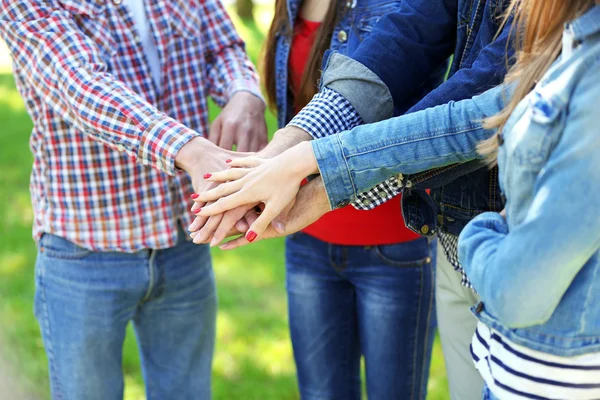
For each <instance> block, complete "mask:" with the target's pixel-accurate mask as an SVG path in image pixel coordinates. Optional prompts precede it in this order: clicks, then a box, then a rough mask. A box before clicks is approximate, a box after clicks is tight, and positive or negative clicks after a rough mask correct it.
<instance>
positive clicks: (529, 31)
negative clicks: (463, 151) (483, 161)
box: [479, 0, 594, 164]
mask: <svg viewBox="0 0 600 400" xmlns="http://www.w3.org/2000/svg"><path fill="white" fill-rule="evenodd" d="M593 4H594V0H512V2H511V4H510V6H509V8H508V10H507V14H506V19H505V24H506V23H507V20H508V18H509V16H510V15H514V16H515V18H514V23H513V26H512V28H511V29H513V30H515V35H513V36H514V37H515V41H516V43H515V51H516V53H515V55H516V63H515V64H514V66H513V67H512V68H511V69H510V71H509V73H508V74H507V76H506V79H505V81H504V82H505V83H507V84H513V85H514V87H515V89H514V93H513V95H512V98H511V99H510V101H509V102H508V104H507V106H506V107H505V108H504V110H502V111H501V112H500V113H499V114H497V115H495V116H493V117H490V118H488V119H486V120H485V121H484V127H485V128H486V129H494V128H496V129H497V133H496V135H494V137H492V138H490V139H488V140H486V141H483V142H482V143H480V145H479V152H480V153H481V154H483V155H486V156H488V160H489V161H490V163H491V164H495V163H496V156H497V150H498V135H500V134H502V130H503V129H504V125H505V124H506V121H507V120H508V118H509V117H510V115H511V114H512V113H513V111H514V110H515V108H516V107H517V105H518V104H519V103H520V102H521V100H523V99H524V98H525V96H527V94H528V93H529V92H530V91H531V89H532V87H533V86H534V85H535V84H536V83H537V82H538V81H539V80H540V79H541V78H542V76H543V75H544V74H545V73H546V71H548V69H549V68H550V66H551V65H552V63H553V62H554V60H556V58H557V57H558V56H559V55H560V52H561V47H562V33H563V27H564V24H565V23H566V22H568V21H570V20H572V19H574V18H575V17H576V16H577V15H578V14H580V13H582V12H584V11H586V10H587V9H588V8H589V7H590V6H591V5H593Z"/></svg>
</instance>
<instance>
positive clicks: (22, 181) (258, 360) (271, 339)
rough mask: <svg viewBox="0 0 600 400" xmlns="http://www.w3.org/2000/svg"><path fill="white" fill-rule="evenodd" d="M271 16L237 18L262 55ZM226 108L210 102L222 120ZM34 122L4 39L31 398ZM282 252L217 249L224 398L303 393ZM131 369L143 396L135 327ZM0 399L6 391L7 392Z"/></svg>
mask: <svg viewBox="0 0 600 400" xmlns="http://www.w3.org/2000/svg"><path fill="white" fill-rule="evenodd" d="M269 16H270V10H269V9H268V8H265V7H258V9H257V21H258V22H256V23H247V24H243V23H241V22H240V21H238V20H236V21H235V22H236V24H237V26H238V29H239V31H240V33H241V34H242V36H243V37H244V38H245V39H246V40H247V43H248V51H249V52H250V54H251V55H252V58H253V59H254V61H256V57H257V55H258V52H259V50H260V46H261V45H262V43H263V39H264V32H265V30H266V27H267V26H268V23H269V18H270V17H269ZM217 112H218V110H216V109H215V108H214V107H212V108H211V115H212V117H213V118H214V116H215V115H216V114H217ZM267 117H268V123H269V128H270V132H271V133H272V132H273V131H274V129H275V126H276V124H275V120H274V117H273V115H271V114H268V116H267ZM31 126H32V125H31V121H30V119H29V116H28V115H27V113H26V111H25V109H24V106H23V103H22V101H21V99H20V97H19V94H18V93H17V91H16V89H15V86H14V83H13V80H12V76H11V75H10V69H9V67H8V63H7V57H6V52H5V51H3V49H2V48H1V47H0V127H2V129H1V131H0V224H1V225H0V238H2V240H0V321H2V323H1V325H0V336H1V337H2V344H1V345H0V360H2V359H4V363H5V365H4V366H3V365H0V374H9V375H10V376H11V377H13V378H14V379H13V381H14V384H15V386H19V387H22V388H24V390H26V391H27V392H28V393H30V394H31V396H32V397H34V398H41V399H45V398H48V397H49V394H48V389H47V388H48V379H47V366H46V358H45V354H44V350H43V346H42V341H41V338H40V334H39V331H38V326H37V323H36V321H35V319H34V316H33V294H34V284H33V268H34V262H35V246H34V243H33V241H32V239H31V224H32V212H31V205H30V200H29V192H28V182H29V173H30V171H31V163H32V157H31V153H30V152H29V148H28V140H29V134H30V132H31ZM283 254H284V253H283V241H282V240H271V241H265V242H259V243H258V244H256V245H253V246H249V247H246V248H243V249H240V250H237V251H235V252H227V253H224V252H220V251H214V252H213V255H214V269H215V273H216V278H217V285H218V293H219V314H218V333H217V335H218V338H217V349H216V354H215V362H214V369H213V377H214V379H213V388H214V398H215V399H247V400H253V399H257V400H258V399H260V400H269V399H273V400H285V399H297V398H298V394H297V389H296V383H295V370H294V362H293V357H292V349H291V345H290V339H289V334H288V329H287V315H286V296H285V288H284V284H283V282H284V273H285V272H284V267H283ZM6 364H7V365H8V366H9V367H10V369H9V370H7V368H6ZM123 368H124V372H125V376H126V396H125V398H126V399H128V400H137V399H143V398H144V389H143V381H142V377H141V374H140V369H139V359H138V355H137V348H136V344H135V338H134V336H133V332H132V331H131V329H130V330H129V331H128V335H127V339H126V342H125V347H124V367H123ZM15 377H16V378H15ZM0 390H1V388H0ZM0 398H6V397H3V395H2V393H0ZM11 398H12V397H11ZM448 398H449V396H448V394H447V381H446V375H445V370H444V365H443V358H442V353H441V349H440V346H439V341H438V340H436V343H435V347H434V355H433V363H432V366H431V374H430V381H429V399H434V400H442V399H448Z"/></svg>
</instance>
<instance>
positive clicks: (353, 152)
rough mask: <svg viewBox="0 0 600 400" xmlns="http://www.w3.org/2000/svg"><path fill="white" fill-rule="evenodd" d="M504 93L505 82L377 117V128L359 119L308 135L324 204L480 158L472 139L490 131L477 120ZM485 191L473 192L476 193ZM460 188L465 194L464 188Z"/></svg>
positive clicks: (494, 109)
mask: <svg viewBox="0 0 600 400" xmlns="http://www.w3.org/2000/svg"><path fill="white" fill-rule="evenodd" d="M504 94H505V88H504V87H502V86H498V87H496V88H494V89H491V90H488V91H487V92H485V93H483V94H482V95H480V96H475V97H474V98H473V99H469V100H463V101H459V102H450V103H448V104H444V105H441V106H437V107H434V108H429V109H427V110H424V111H420V112H415V113H412V114H406V115H404V116H401V117H398V118H394V119H390V120H387V121H382V122H379V123H377V124H376V125H377V127H378V129H377V130H375V129H372V125H362V126H359V127H356V128H354V129H353V130H351V131H346V132H342V133H340V134H337V135H331V136H327V137H325V138H322V139H317V140H313V141H312V143H311V144H312V148H313V152H314V154H315V158H316V160H317V163H318V166H319V170H320V172H321V177H322V178H323V182H324V183H325V187H326V190H327V194H328V197H329V201H330V204H331V205H332V206H334V208H337V207H336V206H337V205H338V204H340V203H341V204H344V203H346V204H347V203H348V201H350V202H353V201H355V200H356V198H357V196H358V194H360V193H361V192H364V191H365V190H368V189H369V188H371V187H373V186H375V185H376V184H377V183H379V182H382V181H384V180H386V179H387V178H389V177H390V176H392V175H394V174H399V173H400V174H412V173H416V172H420V171H425V170H430V169H432V168H437V167H441V166H445V165H452V164H454V163H459V162H466V161H470V160H474V159H477V158H481V155H479V154H478V153H477V144H478V143H479V142H480V141H481V140H483V139H487V138H489V137H490V136H492V134H493V133H494V132H493V131H491V130H486V129H483V127H482V125H481V121H482V120H483V119H485V118H486V117H489V116H492V115H495V114H497V113H498V111H500V110H501V109H502V108H503V106H504ZM404 184H405V185H408V182H407V181H405V182H404ZM481 192H483V194H481ZM487 193H488V192H487V190H481V191H480V192H479V194H480V195H481V196H485V195H486V194H487ZM463 194H464V195H465V196H466V197H469V196H470V193H469V192H464V193H463ZM412 198H413V199H414V196H413V197H412ZM426 198H427V197H425V198H423V199H421V201H422V202H424V201H425V199H426ZM426 210H427V209H426ZM432 217H433V215H432Z"/></svg>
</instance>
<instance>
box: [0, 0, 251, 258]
mask: <svg viewBox="0 0 600 400" xmlns="http://www.w3.org/2000/svg"><path fill="white" fill-rule="evenodd" d="M121 3H122V0H112V1H109V0H0V4H1V7H0V35H1V36H2V37H3V38H4V39H5V41H6V43H7V44H8V46H9V48H10V50H11V53H12V56H13V63H14V75H15V80H16V83H17V87H18V88H19V90H20V92H21V94H22V96H23V98H24V99H25V103H26V107H27V109H28V112H29V114H30V115H31V118H32V120H33V122H34V128H33V132H32V135H31V140H30V146H31V150H32V152H33V154H34V165H33V172H32V175H31V196H32V201H33V206H34V213H35V222H34V237H35V238H36V239H39V237H40V236H41V235H42V233H44V232H48V233H53V234H55V235H58V236H61V237H63V238H66V239H68V240H70V241H72V242H74V243H76V244H79V245H81V246H84V247H86V248H89V249H93V250H100V251H124V252H134V251H137V250H140V249H144V248H154V249H158V248H167V247H171V246H173V245H174V244H175V243H176V240H177V226H178V221H180V220H181V221H182V222H183V223H184V224H187V223H191V221H192V217H193V216H192V214H191V213H190V212H189V211H188V209H189V208H190V206H191V202H190V200H189V195H190V193H192V191H193V189H192V186H191V182H190V179H189V177H188V175H187V174H186V173H184V172H182V171H178V170H176V169H175V165H174V158H175V155H176V154H177V152H178V150H179V149H180V148H181V146H183V145H184V144H185V143H187V142H188V141H189V140H190V139H191V138H193V137H195V136H199V135H204V134H206V133H207V132H208V128H209V123H208V107H207V97H208V96H211V97H212V98H213V99H214V100H215V101H216V103H217V104H219V105H220V106H223V105H225V104H226V103H227V101H228V100H229V98H230V97H231V95H232V94H233V93H235V92H237V91H240V90H245V91H250V92H252V93H254V94H256V95H257V96H260V89H259V84H258V77H257V75H256V71H255V69H254V67H253V65H252V64H251V62H250V61H249V60H248V58H247V55H246V53H245V48H244V43H243V41H242V40H241V39H240V37H239V36H238V35H237V33H236V31H235V29H234V27H233V24H232V23H231V20H230V19H229V17H228V16H227V14H226V12H225V10H224V8H223V6H222V4H221V3H220V1H219V0H152V1H146V2H145V5H146V12H147V14H148V19H149V24H150V27H151V29H152V31H153V35H154V39H155V43H156V47H157V51H158V54H159V59H160V64H161V71H162V74H161V79H162V84H161V87H160V90H157V88H156V86H155V83H154V81H153V79H152V74H151V71H150V67H149V65H148V63H147V61H146V59H145V55H144V51H143V48H142V44H141V41H140V38H139V37H138V36H137V34H136V32H137V30H136V27H135V22H134V20H133V17H132V15H131V14H130V13H129V11H128V10H127V8H126V7H125V6H124V5H123V4H121Z"/></svg>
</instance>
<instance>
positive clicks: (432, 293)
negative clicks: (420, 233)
mask: <svg viewBox="0 0 600 400" xmlns="http://www.w3.org/2000/svg"><path fill="white" fill-rule="evenodd" d="M429 256H430V257H431V246H429ZM431 258H432V261H431V262H430V263H429V272H430V276H431V277H432V278H434V279H435V273H434V268H435V267H434V265H433V257H431ZM434 299H435V281H434V282H432V284H431V285H429V307H428V309H427V310H428V311H427V318H426V325H425V335H424V336H423V337H424V338H425V343H424V347H423V348H424V351H423V356H422V357H421V366H422V367H421V379H420V382H419V392H420V390H421V386H422V385H423V377H424V376H425V373H426V368H429V364H430V363H425V359H426V354H427V352H428V351H429V343H428V340H429V339H428V338H429V326H430V321H431V314H432V310H433V302H434Z"/></svg>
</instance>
